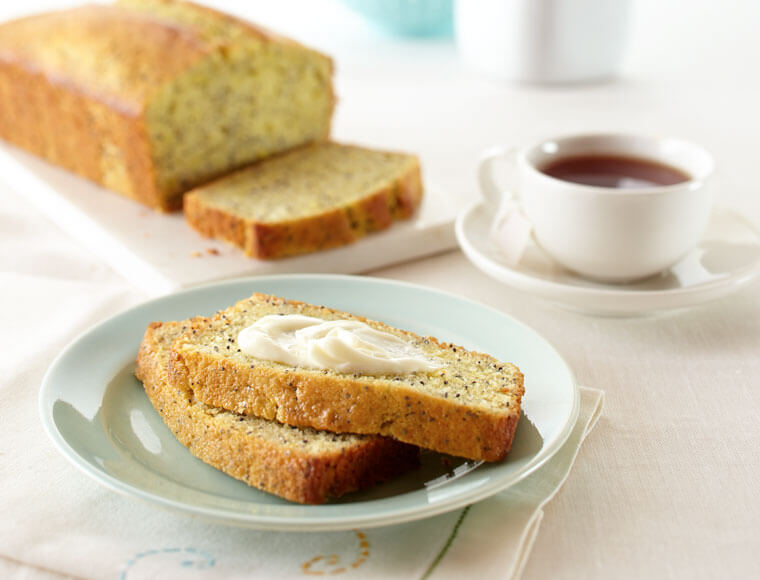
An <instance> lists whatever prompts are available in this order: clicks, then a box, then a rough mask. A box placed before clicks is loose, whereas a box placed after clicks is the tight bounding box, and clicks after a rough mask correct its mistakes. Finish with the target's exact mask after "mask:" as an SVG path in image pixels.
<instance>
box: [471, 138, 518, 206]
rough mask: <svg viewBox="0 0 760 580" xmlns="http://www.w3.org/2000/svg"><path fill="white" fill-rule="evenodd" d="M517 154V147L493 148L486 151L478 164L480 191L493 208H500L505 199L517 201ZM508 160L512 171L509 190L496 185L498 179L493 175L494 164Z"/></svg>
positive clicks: (508, 185)
mask: <svg viewBox="0 0 760 580" xmlns="http://www.w3.org/2000/svg"><path fill="white" fill-rule="evenodd" d="M516 154H517V148H516V147H493V148H491V149H488V150H486V151H485V152H484V153H483V155H482V156H481V158H480V161H479V163H478V184H479V185H480V191H481V193H482V195H483V198H484V199H485V200H486V203H488V204H489V205H490V206H491V207H493V208H498V207H499V206H500V205H501V203H502V201H503V199H517V192H516V189H515V183H514V177H515V168H514V164H515V158H516ZM504 158H507V160H508V161H510V162H511V163H510V165H511V166H510V170H509V175H508V180H509V181H510V182H511V183H508V184H507V188H506V189H504V188H500V187H499V185H498V184H497V183H496V179H495V178H494V175H493V163H494V161H496V160H498V159H504ZM505 191H506V192H509V195H508V196H504V194H503V192H505Z"/></svg>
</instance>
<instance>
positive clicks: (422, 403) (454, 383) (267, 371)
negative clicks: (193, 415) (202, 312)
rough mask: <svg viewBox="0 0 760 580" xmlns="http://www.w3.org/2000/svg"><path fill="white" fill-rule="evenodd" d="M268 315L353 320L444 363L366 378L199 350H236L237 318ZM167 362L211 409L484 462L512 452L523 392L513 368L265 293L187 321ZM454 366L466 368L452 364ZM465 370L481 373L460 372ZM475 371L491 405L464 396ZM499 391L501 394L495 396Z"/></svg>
mask: <svg viewBox="0 0 760 580" xmlns="http://www.w3.org/2000/svg"><path fill="white" fill-rule="evenodd" d="M270 307H271V311H272V313H283V314H290V313H298V314H305V315H307V316H316V317H319V318H325V319H334V318H351V319H355V320H360V321H362V322H365V323H367V324H369V325H370V326H372V327H373V328H376V329H378V330H381V331H384V332H391V333H395V334H396V335H397V336H405V337H407V338H408V339H409V340H410V341H412V342H415V343H417V345H418V346H419V345H423V346H424V347H425V348H426V349H427V350H426V351H425V352H426V354H430V353H436V352H440V355H441V357H443V360H444V362H447V365H446V366H444V368H443V369H439V370H437V371H433V372H432V373H429V374H425V373H415V374H411V375H403V376H397V377H393V376H380V377H369V376H362V375H359V374H354V375H350V374H341V373H335V372H328V371H324V370H318V369H308V368H300V367H288V366H287V365H283V364H279V363H272V362H271V361H261V360H259V359H254V358H253V357H247V355H244V354H236V353H234V349H236V346H233V347H232V348H233V351H232V354H230V353H229V351H228V352H227V353H224V352H222V348H220V350H219V352H218V353H217V352H211V351H209V349H203V348H199V347H198V344H199V341H202V340H203V339H204V337H208V336H212V337H213V336H218V340H219V341H220V342H221V343H222V344H225V345H226V344H227V343H229V344H234V340H236V332H238V330H239V329H240V326H242V325H244V323H240V322H239V320H240V319H241V318H244V317H245V316H251V315H252V314H251V313H253V312H254V310H255V309H257V308H259V309H262V311H263V312H267V313H269V310H268V309H270ZM246 313H247V314H246ZM248 322H250V320H249V321H248ZM228 327H229V328H230V329H231V330H229V331H228V330H227V328H228ZM223 348H226V346H225V347H223ZM215 350H216V349H215ZM170 358H171V361H170V367H171V368H172V370H173V372H175V373H177V376H178V377H182V380H183V381H186V382H187V383H188V384H189V385H190V386H191V388H192V389H193V390H194V392H195V394H196V396H197V397H198V399H199V400H201V401H203V402H205V403H207V404H209V405H213V406H215V407H220V408H225V409H230V410H233V411H235V412H239V413H244V414H249V415H255V416H258V417H264V418H266V419H270V420H277V421H279V422H281V423H286V424H289V425H298V426H311V427H313V428H315V429H324V430H327V431H335V432H352V433H374V434H380V435H388V436H391V437H393V438H395V439H398V440H399V441H404V442H407V443H411V444H414V445H418V446H420V447H424V448H427V449H433V450H435V451H439V452H442V453H448V454H450V455H457V456H461V457H467V458H469V459H475V460H485V461H499V460H501V459H504V457H505V456H506V454H507V452H508V451H509V449H510V447H511V445H512V440H513V438H514V433H515V430H516V428H517V422H518V420H519V418H520V404H521V398H522V395H523V393H524V387H523V375H522V373H520V371H519V369H517V367H516V366H514V365H512V364H509V363H502V362H500V361H497V360H496V359H493V358H492V357H490V356H488V355H485V354H482V353H477V352H472V351H466V350H465V349H463V348H462V347H459V346H456V345H453V344H446V343H440V342H438V341H437V340H436V339H434V338H430V337H428V338H422V337H419V336H417V335H415V334H414V333H411V332H405V331H400V330H398V329H394V328H391V327H389V326H387V325H385V324H383V323H380V322H377V321H372V320H367V319H365V318H363V317H360V316H354V315H349V314H347V313H343V312H340V311H336V310H333V309H330V308H325V307H314V306H312V305H309V304H305V303H303V302H299V301H295V300H284V299H282V298H278V297H273V296H266V295H262V294H254V295H253V296H252V297H251V298H250V299H248V300H243V301H241V302H239V303H238V304H237V305H235V306H233V307H232V308H230V309H228V310H226V311H220V312H219V313H217V315H215V316H214V317H213V318H211V319H209V318H197V319H193V321H192V325H191V327H190V329H189V330H188V331H187V332H186V333H185V334H184V335H183V336H182V337H180V338H179V339H177V341H176V342H175V343H174V345H173V348H172V353H171V357H170ZM461 360H464V361H466V363H461V362H457V361H461ZM463 364H467V365H469V366H468V368H470V367H474V368H476V369H478V370H477V371H475V372H472V371H467V372H463V371H461V368H460V367H461V365H463ZM457 365H460V366H459V367H458V366H457ZM481 371H482V374H483V376H485V374H489V375H491V376H493V377H494V378H493V379H489V380H488V382H489V384H488V386H487V396H488V397H492V398H493V399H495V400H497V403H496V404H489V405H486V404H479V401H477V400H476V399H469V400H466V399H467V394H466V393H467V392H468V390H470V389H472V390H475V389H477V388H479V387H480V386H481V385H480V384H476V383H479V382H483V383H485V382H486V381H485V379H481V377H479V376H478V374H477V373H478V372H481ZM457 377H458V378H457ZM470 381H473V383H472V385H471V384H470ZM426 383H427V384H426ZM497 390H499V391H500V393H494V391H497ZM455 391H456V392H455ZM484 392H486V389H485V388H484ZM462 393H464V395H463V396H462V397H461V398H460V395H462ZM463 401H464V402H463Z"/></svg>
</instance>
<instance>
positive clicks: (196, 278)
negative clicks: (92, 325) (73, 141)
mask: <svg viewBox="0 0 760 580" xmlns="http://www.w3.org/2000/svg"><path fill="white" fill-rule="evenodd" d="M0 167H1V168H2V171H1V172H0V178H2V179H3V180H5V181H6V183H7V184H8V185H9V186H10V187H11V188H12V189H14V190H15V191H17V192H18V193H19V194H21V195H22V196H23V197H24V198H26V199H28V200H29V201H30V202H31V203H32V204H34V205H35V206H36V207H37V208H38V209H39V210H40V211H41V212H43V213H44V214H45V215H47V216H48V218H49V219H51V220H52V221H54V222H55V223H57V224H58V225H59V226H60V227H61V228H63V229H64V230H65V231H67V232H68V233H69V234H70V235H71V236H73V237H74V238H76V239H77V240H79V241H80V242H81V243H83V244H85V245H86V246H88V247H89V248H91V249H92V251H93V252H94V253H96V254H98V255H100V256H101V257H102V258H103V259H104V260H105V261H106V262H107V263H109V264H110V265H111V266H112V267H113V268H114V269H115V270H116V271H118V272H119V273H121V274H122V275H123V276H124V277H125V278H127V279H128V280H129V281H130V282H132V283H133V284H135V285H136V286H138V287H140V288H142V289H143V290H144V291H145V292H147V293H148V294H150V295H161V294H166V293H169V292H172V291H174V290H178V289H181V288H186V287H190V286H195V285H198V284H203V283H205V282H211V281H214V280H221V279H226V278H234V277H238V276H249V275H256V274H272V273H285V272H335V273H343V274H347V273H360V272H365V271H368V270H372V269H375V268H379V267H382V266H387V265H390V264H393V263H397V262H402V261H405V260H410V259H413V258H418V257H421V256H425V255H429V254H433V253H437V252H441V251H444V250H447V249H451V248H454V247H456V245H457V243H456V239H455V237H454V228H453V222H454V219H455V217H456V215H457V213H458V212H459V211H461V210H462V209H464V208H463V207H462V205H463V204H462V200H461V199H457V197H456V196H453V195H446V194H445V193H444V192H443V191H442V190H440V189H437V188H436V187H434V186H431V185H430V184H427V183H426V184H425V186H426V187H425V189H426V192H425V198H424V200H423V203H422V206H421V207H420V209H419V211H418V212H417V214H416V215H415V217H414V218H413V219H411V220H407V221H404V222H398V223H396V224H394V225H393V226H392V227H391V228H390V229H388V230H385V231H383V232H379V233H375V234H371V235H369V236H367V237H365V238H363V239H361V240H359V241H358V242H357V243H355V244H351V245H349V246H344V247H342V248H337V249H334V250H328V251H325V252H317V253H314V254H308V255H305V256H297V257H294V258H287V259H283V260H272V261H264V260H256V259H252V258H248V257H246V256H244V255H243V253H242V252H241V251H240V250H239V249H237V248H233V247H231V246H228V245H227V244H225V243H223V242H218V241H215V240H209V239H206V238H202V237H201V236H200V235H199V234H197V233H196V232H195V231H194V230H192V229H191V228H190V227H189V226H188V225H187V224H186V223H185V220H184V218H183V217H182V214H181V212H180V213H176V214H169V215H167V214H159V213H156V212H153V211H151V210H149V209H147V208H145V207H143V206H141V205H140V204H137V203H136V202H133V201H131V200H129V199H127V198H124V197H121V196H120V195H118V194H115V193H113V192H110V191H108V190H105V189H103V188H101V187H98V186H97V185H95V184H93V183H91V182H90V181H87V180H85V179H82V178H80V177H77V176H76V175H74V174H72V173H69V172H67V171H65V170H62V169H60V168H58V167H55V166H53V165H51V164H49V163H47V162H46V161H43V160H41V159H39V158H36V157H34V156H32V155H30V154H28V153H26V152H23V151H21V150H19V149H17V148H15V147H12V146H9V145H7V144H4V143H0ZM423 169H424V168H423Z"/></svg>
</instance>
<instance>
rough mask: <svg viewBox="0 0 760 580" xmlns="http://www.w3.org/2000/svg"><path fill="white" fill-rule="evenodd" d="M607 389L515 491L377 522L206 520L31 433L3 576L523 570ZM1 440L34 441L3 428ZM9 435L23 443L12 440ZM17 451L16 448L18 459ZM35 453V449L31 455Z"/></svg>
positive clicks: (209, 578) (124, 579)
mask: <svg viewBox="0 0 760 580" xmlns="http://www.w3.org/2000/svg"><path fill="white" fill-rule="evenodd" d="M602 401H603V392H602V391H599V390H594V389H588V388H583V389H581V410H580V416H579V419H578V422H577V424H576V426H575V428H574V430H573V432H572V434H571V435H570V438H569V439H568V441H567V442H566V443H565V445H564V446H563V447H562V449H561V450H560V451H559V452H558V453H557V454H556V455H555V456H554V457H553V458H552V459H551V460H550V461H548V462H547V463H546V464H545V465H543V466H542V467H541V468H540V469H538V470H537V471H536V472H534V473H533V474H531V475H530V476H528V477H527V478H526V479H524V480H523V481H521V482H520V483H518V484H516V485H515V486H513V487H512V488H510V489H508V490H506V491H504V492H502V493H500V494H498V495H496V496H494V497H492V498H490V499H487V500H484V501H482V502H480V503H477V504H475V505H472V506H470V507H467V508H464V509H460V510H457V511H454V512H452V513H449V514H444V515H440V516H436V517H433V518H430V519H427V520H423V521H419V522H413V523H408V524H402V525H396V526H390V527H386V528H378V529H366V530H352V531H345V532H330V533H282V532H267V531H258V530H246V529H240V528H234V527H228V526H224V525H217V524H211V523H207V522H205V521H201V520H198V519H194V518H192V517H189V516H186V515H181V514H174V513H172V512H168V511H165V510H163V509H161V508H157V507H155V506H152V505H147V504H144V503H142V502H138V501H135V500H134V499H131V498H126V497H122V496H120V495H116V494H114V493H113V492H110V491H108V490H105V489H103V488H101V487H100V486H99V485H98V484H97V483H95V482H92V481H90V480H89V479H87V478H86V477H85V476H84V475H80V474H79V473H77V472H76V471H75V470H74V468H73V467H71V466H70V465H68V464H67V463H66V462H65V460H64V459H63V458H61V457H59V456H58V455H57V452H56V451H55V450H54V449H53V448H52V445H51V444H43V443H42V442H40V441H35V445H33V446H32V448H33V449H36V453H35V452H32V454H31V455H35V454H36V455H37V457H36V459H37V461H46V462H48V467H49V471H48V473H49V475H48V477H47V478H44V479H41V478H40V471H39V470H38V469H34V468H33V466H30V465H28V464H27V461H26V460H25V459H24V458H23V457H12V459H13V461H11V464H10V466H9V467H10V470H8V469H7V468H8V466H7V465H6V468H5V469H4V470H3V474H2V476H0V485H2V486H3V488H4V490H5V491H4V492H3V493H2V503H3V504H5V505H2V506H0V510H2V512H3V513H4V517H3V518H2V523H1V524H0V539H1V540H2V541H1V542H0V554H1V555H0V576H2V577H3V578H11V579H22V578H23V579H27V580H43V579H44V580H50V579H52V578H57V577H67V576H73V577H75V578H82V579H90V578H92V579H96V578H97V579H101V578H118V579H120V580H143V579H148V578H172V579H180V580H181V579H184V578H187V579H199V580H215V579H217V578H224V579H237V578H272V579H278V578H283V579H284V578H303V577H308V576H316V575H318V576H322V575H327V576H334V577H343V578H347V579H348V578H388V577H394V578H395V577H398V578H411V579H415V580H422V579H426V580H428V579H429V580H438V579H441V580H442V579H446V578H452V579H454V578H456V579H457V580H458V579H459V578H461V577H462V576H463V575H466V576H467V577H477V578H483V579H488V578H517V577H519V575H520V573H521V571H522V569H523V566H524V564H525V562H526V560H527V558H528V556H529V554H530V550H531V547H532V545H533V540H534V539H535V537H536V534H537V533H538V529H539V525H540V523H541V518H542V515H543V511H542V508H543V506H544V505H545V504H546V502H548V501H549V500H550V499H551V498H552V497H553V496H554V494H555V493H556V492H557V490H558V489H559V488H560V487H561V486H562V483H563V482H564V481H565V479H566V477H567V476H568V474H569V472H570V469H571V467H572V465H573V462H574V460H575V457H576V455H577V453H578V451H579V449H580V445H581V443H582V442H583V440H584V438H585V437H586V435H587V434H588V433H589V431H590V430H591V429H592V428H593V426H594V424H595V422H596V420H597V418H598V417H599V414H600V412H601V408H602ZM2 437H3V439H4V440H5V441H4V442H3V445H2V447H3V448H5V449H8V448H9V447H8V445H16V447H15V448H16V449H18V448H19V447H18V446H19V445H21V444H22V443H21V441H20V440H21V439H22V438H26V440H27V441H29V440H30V439H37V438H38V437H39V430H33V429H29V430H28V431H27V433H25V434H22V433H19V434H17V435H16V436H15V437H14V436H13V435H11V434H10V433H8V432H7V431H6V432H5V433H3V435H2ZM9 439H17V441H10V440H9ZM15 455H16V454H14V456H15ZM23 455H24V457H28V455H29V454H28V453H25V454H23Z"/></svg>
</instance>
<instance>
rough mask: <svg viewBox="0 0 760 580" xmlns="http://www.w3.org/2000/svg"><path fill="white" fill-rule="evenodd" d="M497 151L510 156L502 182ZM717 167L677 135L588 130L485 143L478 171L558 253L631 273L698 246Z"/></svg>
mask: <svg viewBox="0 0 760 580" xmlns="http://www.w3.org/2000/svg"><path fill="white" fill-rule="evenodd" d="M499 159H507V160H509V161H511V163H512V166H511V169H512V171H511V175H510V178H509V180H510V181H511V183H509V184H505V187H502V186H500V185H498V184H497V183H496V180H495V178H494V173H493V164H494V163H495V162H496V161H497V160H499ZM713 167H714V163H713V160H712V157H711V156H710V154H709V153H707V151H705V150H704V149H702V148H701V147H699V146H697V145H694V144H692V143H689V142H686V141H683V140H680V139H673V138H657V137H645V136H637V135H625V134H592V135H577V136H568V137H560V138H556V139H547V140H545V141H542V142H540V143H538V144H535V145H532V146H529V147H525V148H521V149H513V148H501V147H500V148H495V149H492V150H489V151H487V152H486V153H485V154H484V156H483V158H482V159H481V161H480V165H479V178H480V187H481V190H482V193H483V196H484V197H485V199H486V201H487V202H488V203H489V204H490V205H492V206H493V207H494V208H498V207H504V205H505V204H513V205H514V204H516V206H517V207H518V208H519V209H518V211H519V212H520V213H521V214H522V216H524V220H527V222H529V224H530V226H531V228H532V235H533V238H534V240H535V242H536V244H537V245H538V246H539V247H540V248H542V249H543V250H544V251H545V252H546V253H547V254H548V255H549V256H551V257H552V258H553V259H554V260H555V261H556V262H558V263H559V264H561V265H563V266H564V267H566V268H568V269H570V270H573V271H574V272H577V273H578V274H580V275H581V276H584V277H587V278H590V279H594V280H599V281H603V282H630V281H634V280H638V279H641V278H646V277H648V276H652V275H654V274H657V273H659V272H662V271H664V270H666V269H667V268H668V267H670V266H672V265H673V264H675V263H676V262H677V261H678V260H679V259H680V258H682V257H683V256H684V255H686V254H687V253H688V252H689V251H690V250H692V249H693V248H695V247H696V245H697V243H698V242H699V240H700V239H701V237H702V235H703V233H704V231H705V229H706V227H707V223H708V220H709V217H710V211H711V208H712V199H713V194H712V187H711V179H710V177H711V175H712V173H713ZM507 249H508V250H509V248H507ZM512 250H513V249H512Z"/></svg>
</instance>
